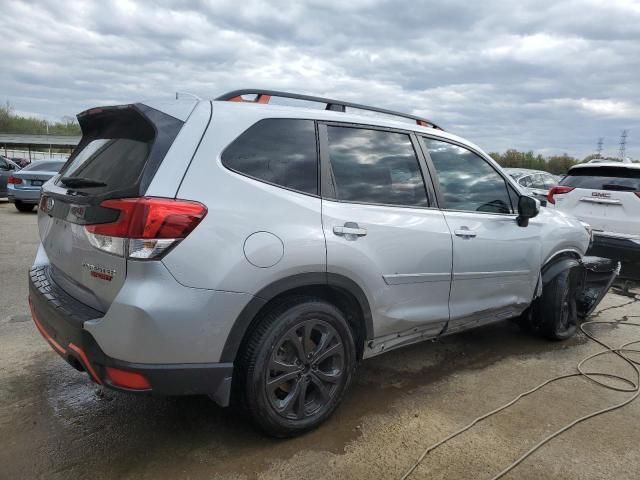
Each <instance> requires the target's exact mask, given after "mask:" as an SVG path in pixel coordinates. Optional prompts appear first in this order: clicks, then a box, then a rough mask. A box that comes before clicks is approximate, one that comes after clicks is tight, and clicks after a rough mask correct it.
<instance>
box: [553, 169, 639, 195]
mask: <svg viewBox="0 0 640 480" xmlns="http://www.w3.org/2000/svg"><path fill="white" fill-rule="evenodd" d="M560 184H561V185H567V186H569V187H575V188H586V189H590V190H619V191H630V192H640V169H635V168H624V167H593V168H589V167H587V168H575V169H573V170H571V171H569V173H568V174H567V176H566V177H565V178H563V179H562V181H561V182H560Z"/></svg>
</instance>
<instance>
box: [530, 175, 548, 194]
mask: <svg viewBox="0 0 640 480" xmlns="http://www.w3.org/2000/svg"><path fill="white" fill-rule="evenodd" d="M531 177H532V178H533V185H531V187H532V188H538V189H540V190H544V188H545V187H544V177H543V176H542V175H541V174H539V173H536V174H534V175H531Z"/></svg>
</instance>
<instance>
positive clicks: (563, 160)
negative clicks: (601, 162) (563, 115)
mask: <svg viewBox="0 0 640 480" xmlns="http://www.w3.org/2000/svg"><path fill="white" fill-rule="evenodd" d="M489 155H491V158H493V159H494V160H495V161H496V162H498V163H499V164H500V166H502V167H511V168H530V169H533V170H544V171H546V172H549V173H553V174H555V175H559V174H563V173H567V170H568V169H569V168H570V167H571V166H573V165H575V164H576V163H579V162H580V160H579V159H577V158H575V157H572V156H571V155H568V154H566V153H563V154H562V155H552V156H550V157H543V156H542V155H540V154H537V155H536V154H534V153H533V152H532V151H529V152H520V151H518V150H515V149H509V150H507V151H506V152H504V153H498V152H491V153H489ZM590 157H592V156H590ZM590 157H587V158H585V159H584V160H582V161H588V160H590Z"/></svg>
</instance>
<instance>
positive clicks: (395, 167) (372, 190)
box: [327, 126, 429, 207]
mask: <svg viewBox="0 0 640 480" xmlns="http://www.w3.org/2000/svg"><path fill="white" fill-rule="evenodd" d="M327 131H328V135H329V158H330V161H331V168H332V170H333V176H334V181H335V189H336V197H337V198H338V200H347V201H352V202H362V203H380V204H386V205H402V206H417V207H426V206H428V205H429V202H428V200H427V192H426V189H425V185H424V180H423V179H422V174H421V172H420V166H419V164H418V159H417V157H416V153H415V151H414V150H413V145H412V144H411V138H410V137H409V135H406V134H404V133H394V132H385V131H380V130H369V129H365V128H350V127H331V126H330V127H327Z"/></svg>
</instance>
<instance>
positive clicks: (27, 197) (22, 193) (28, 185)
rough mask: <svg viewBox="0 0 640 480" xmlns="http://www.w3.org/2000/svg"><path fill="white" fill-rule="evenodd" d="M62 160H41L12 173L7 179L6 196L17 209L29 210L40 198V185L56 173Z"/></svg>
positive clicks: (21, 210)
mask: <svg viewBox="0 0 640 480" xmlns="http://www.w3.org/2000/svg"><path fill="white" fill-rule="evenodd" d="M64 164H65V162H64V161H59V160H42V161H39V162H34V163H31V164H29V165H27V166H26V167H24V168H23V169H22V170H19V171H16V172H15V173H13V174H12V175H11V176H10V177H9V178H8V180H7V196H8V198H9V201H10V202H12V203H13V204H14V205H15V206H16V208H17V209H18V211H20V212H31V211H32V210H33V209H34V208H35V206H36V205H37V204H38V201H39V200H40V191H41V190H42V185H44V183H45V182H46V181H47V180H49V179H50V178H51V177H53V176H55V175H57V173H58V172H59V171H60V169H61V168H62V166H63V165H64Z"/></svg>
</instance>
